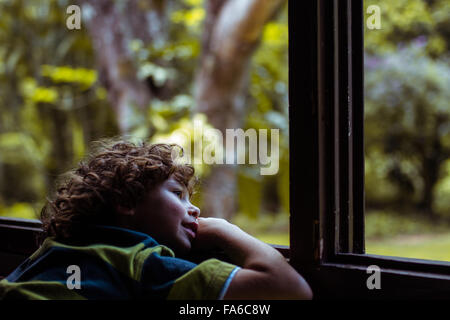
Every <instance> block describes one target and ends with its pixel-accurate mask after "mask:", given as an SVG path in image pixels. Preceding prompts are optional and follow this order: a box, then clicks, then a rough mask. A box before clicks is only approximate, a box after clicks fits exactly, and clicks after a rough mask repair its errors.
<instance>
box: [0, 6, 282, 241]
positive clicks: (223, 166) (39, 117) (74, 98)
mask: <svg viewBox="0 0 450 320" xmlns="http://www.w3.org/2000/svg"><path fill="white" fill-rule="evenodd" d="M150 3H152V2H151V1H147V2H145V1H135V0H131V1H110V2H107V3H106V4H104V7H102V4H101V3H99V2H98V1H94V0H92V1H84V2H83V5H82V6H80V7H78V6H71V5H70V3H69V1H65V0H40V1H36V0H22V1H0V114H1V119H0V216H10V217H16V218H28V219H29V218H32V219H33V218H37V217H38V215H39V212H40V209H41V207H42V205H43V201H44V199H45V197H46V196H47V194H48V193H49V191H50V190H51V189H52V188H53V185H54V181H55V178H56V177H57V176H58V175H59V174H61V173H63V172H65V171H67V170H68V169H71V168H73V167H74V166H75V165H76V164H77V163H78V161H79V160H80V159H81V158H82V157H83V156H84V155H85V154H86V152H87V151H88V149H89V145H90V143H91V142H92V141H96V140H98V139H100V138H104V137H112V136H117V135H126V136H128V137H130V138H131V139H133V140H143V141H150V142H161V141H166V142H168V141H170V142H177V143H179V144H182V145H183V146H184V147H185V149H186V150H187V154H190V155H191V158H190V160H191V163H193V165H194V166H195V169H196V171H197V174H198V176H199V177H200V179H201V182H202V183H201V185H200V186H199V189H198V191H199V192H198V193H197V194H196V195H194V198H193V202H194V203H195V204H196V205H198V206H199V207H200V208H201V210H202V213H203V215H208V216H219V217H224V218H227V219H229V220H232V221H234V222H235V223H237V224H239V225H240V226H241V227H242V228H243V229H245V230H248V232H250V233H252V234H254V235H255V236H257V237H260V238H261V239H262V240H264V241H267V242H269V243H277V244H288V242H289V241H288V239H289V235H288V229H289V226H288V212H289V181H288V179H289V163H288V152H289V148H288V26H287V2H286V3H284V4H283V5H282V6H280V7H277V8H275V7H273V6H270V8H269V9H268V11H267V12H269V11H270V10H272V11H273V12H272V11H270V14H268V16H267V17H266V21H265V23H264V25H262V26H261V25H260V24H259V20H258V21H256V20H254V21H251V20H252V19H257V18H259V17H255V15H254V14H250V12H251V10H252V8H251V7H248V8H244V7H242V8H241V7H239V8H232V7H230V6H224V7H222V8H212V7H208V6H207V5H206V1H202V0H183V1H171V0H168V1H159V2H158V1H154V2H153V6H152V5H150ZM260 5H267V6H269V4H260ZM260 9H261V8H260ZM236 10H240V11H239V14H236ZM245 10H247V13H246V11H245ZM260 11H261V12H266V10H260ZM239 19H241V20H239ZM236 26H241V27H242V28H241V29H240V30H246V32H247V33H243V32H236V30H234V29H233V28H236ZM245 28H247V29H245ZM217 48H219V49H217ZM219 129H220V130H219ZM227 129H229V130H230V131H229V133H230V137H228V135H227V131H226V130H227ZM234 137H236V138H234ZM240 139H242V141H244V143H240V141H241V140H240ZM232 142H234V145H235V147H231V144H232ZM231 148H233V149H234V148H235V150H231ZM221 153H223V154H222V157H221V155H220V154H221ZM222 162H223V163H222Z"/></svg>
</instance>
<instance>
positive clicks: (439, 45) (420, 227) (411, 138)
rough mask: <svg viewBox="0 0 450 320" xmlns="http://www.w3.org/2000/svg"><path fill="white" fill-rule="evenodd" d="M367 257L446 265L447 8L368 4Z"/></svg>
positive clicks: (380, 0) (449, 198)
mask: <svg viewBox="0 0 450 320" xmlns="http://www.w3.org/2000/svg"><path fill="white" fill-rule="evenodd" d="M364 10H365V13H364V14H365V15H364V17H365V32H364V37H365V40H364V41H365V42H364V49H365V56H364V60H365V65H364V68H365V70H364V72H365V82H364V87H365V88H364V89H365V123H364V125H365V196H366V217H365V226H366V227H365V237H366V252H367V253H369V254H371V253H372V254H380V255H389V256H400V257H411V258H421V259H433V260H446V261H450V105H449V101H450V90H449V88H450V64H449V62H450V55H449V50H450V34H449V32H448V30H450V29H449V26H450V16H449V14H448V12H449V2H448V1H444V0H435V1H425V0H398V1H388V0H377V1H372V0H365V1H364Z"/></svg>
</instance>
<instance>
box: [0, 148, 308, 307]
mask: <svg viewBox="0 0 450 320" xmlns="http://www.w3.org/2000/svg"><path fill="white" fill-rule="evenodd" d="M176 150H177V146H176V145H169V144H153V145H147V144H142V145H135V144H132V143H129V142H125V141H121V142H115V143H113V144H111V143H109V144H108V143H106V142H102V143H101V144H100V145H99V147H98V150H97V151H96V152H94V153H93V154H92V155H91V156H90V157H89V158H87V159H86V160H85V161H83V162H81V163H80V165H79V167H78V168H77V169H76V170H74V171H71V172H69V174H68V175H67V176H66V177H65V179H64V180H63V181H62V183H60V186H59V187H58V188H57V191H56V193H55V195H54V197H53V199H49V200H48V203H47V204H46V205H45V206H44V208H43V209H42V213H41V220H42V222H43V229H44V236H45V237H46V238H45V240H44V241H43V243H42V245H41V247H40V248H39V249H38V250H37V251H36V252H35V253H34V254H33V255H32V256H31V257H30V258H28V259H27V260H26V261H24V262H23V263H22V264H21V265H20V266H19V267H18V268H17V269H16V270H15V271H14V272H13V273H11V274H10V275H9V276H8V277H7V278H6V279H4V280H3V281H1V282H0V298H4V299H222V298H225V299H310V298H311V297H312V293H311V289H310V288H309V286H308V284H307V283H306V281H305V280H304V279H303V278H302V277H301V276H300V275H299V274H298V273H297V272H296V271H295V270H294V269H293V268H292V267H291V266H290V265H289V264H288V263H287V262H286V260H285V259H284V258H283V257H282V256H281V254H279V253H278V252H277V251H276V250H275V249H273V248H272V247H270V246H269V245H267V244H265V243H263V242H261V241H259V240H257V239H255V238H253V237H251V236H250V235H248V234H247V233H245V232H243V231H242V230H241V229H239V228H238V227H237V226H235V225H232V224H230V223H228V222H227V221H225V220H223V219H215V218H199V215H200V210H199V209H198V208H197V207H196V206H194V205H193V204H191V202H190V196H191V195H192V192H193V187H194V183H195V177H194V169H193V167H192V166H190V165H186V164H179V163H177V162H176V161H173V155H174V152H175V151H176ZM213 249H220V250H223V251H224V252H225V254H226V255H227V256H228V257H229V259H230V261H231V262H232V263H227V262H223V261H220V260H218V259H208V260H206V261H203V262H201V263H200V264H198V265H197V264H194V263H192V262H190V261H188V260H186V259H188V257H189V256H190V255H191V254H192V253H193V252H199V251H201V252H207V251H211V250H213ZM175 256H176V257H175ZM182 258H184V259H182ZM72 273H73V274H72Z"/></svg>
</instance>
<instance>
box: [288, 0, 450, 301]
mask: <svg viewBox="0 0 450 320" xmlns="http://www.w3.org/2000/svg"><path fill="white" fill-rule="evenodd" d="M363 28H364V10H363V1H362V0H317V1H316V0H310V1H295V0H293V1H289V30H290V31H289V33H290V35H289V47H290V48H289V61H290V62H289V69H290V71H289V88H290V94H289V101H290V108H289V110H290V111H289V118H290V126H289V127H290V199H291V218H290V219H291V220H290V231H291V233H290V239H291V240H290V258H291V263H292V264H293V265H294V266H295V267H296V268H297V269H298V270H299V271H300V272H302V273H303V274H305V276H306V278H307V279H308V280H309V281H310V282H311V284H312V287H313V290H314V293H315V296H316V298H323V299H327V298H374V299H377V298H380V299H381V298H382V299H389V298H439V299H442V298H449V297H450V263H448V262H443V261H431V260H421V259H409V258H397V257H388V256H378V255H372V254H365V246H364V135H363V134H364V131H363V129H364V77H363V74H364V72H363V71H364V66H363V58H364V40H363V31H364V29H363ZM370 265H376V266H378V267H379V268H380V270H381V289H372V290H370V289H368V288H367V284H366V282H367V279H368V277H369V276H370V275H371V273H368V272H367V268H368V266H370Z"/></svg>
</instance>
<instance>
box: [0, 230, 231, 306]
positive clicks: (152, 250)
mask: <svg viewBox="0 0 450 320" xmlns="http://www.w3.org/2000/svg"><path fill="white" fill-rule="evenodd" d="M83 238H84V239H83V241H81V242H77V243H76V245H74V244H71V245H67V244H63V243H60V242H56V241H54V239H52V238H47V239H46V240H45V241H44V243H43V244H42V246H41V247H40V248H39V249H38V250H37V251H36V252H35V253H34V254H33V255H32V256H31V257H29V258H28V259H26V260H25V261H24V262H23V263H22V264H21V265H20V266H19V267H18V268H17V269H16V270H15V271H13V272H12V273H11V274H10V275H9V276H8V277H6V278H5V279H3V280H2V281H0V299H209V300H212V299H221V298H222V297H223V295H224V294H225V292H226V290H227V288H228V285H229V283H230V282H231V279H232V278H233V276H234V274H235V273H236V272H237V271H238V270H239V267H237V266H235V265H232V264H229V263H226V262H223V261H220V260H217V259H209V260H206V261H204V262H202V263H200V264H194V263H192V262H190V261H187V260H183V259H179V258H176V257H175V255H174V253H173V251H172V250H171V249H169V248H168V247H166V246H163V245H160V244H158V243H157V242H156V241H155V240H154V239H153V238H152V237H150V236H148V235H146V234H144V233H140V232H136V231H132V230H128V229H123V228H118V227H111V226H96V227H92V228H89V229H87V230H86V234H85V236H84V237H83ZM71 266H75V267H76V268H74V267H71ZM69 267H70V268H69ZM76 272H78V274H75V273H76ZM77 276H78V279H79V282H77V283H74V282H73V281H74V279H77Z"/></svg>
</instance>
